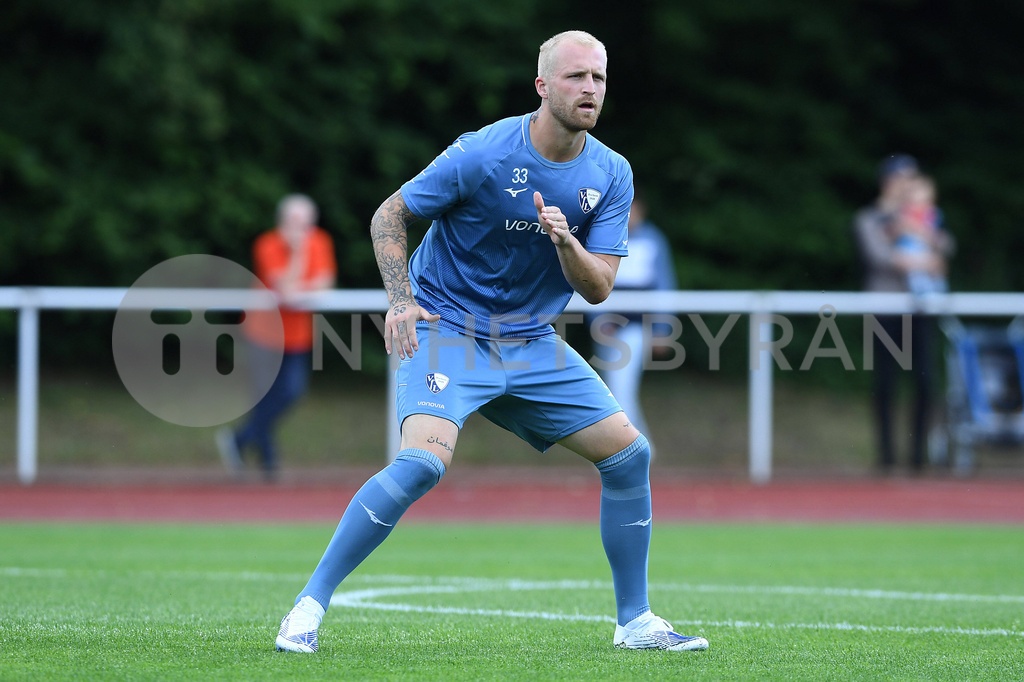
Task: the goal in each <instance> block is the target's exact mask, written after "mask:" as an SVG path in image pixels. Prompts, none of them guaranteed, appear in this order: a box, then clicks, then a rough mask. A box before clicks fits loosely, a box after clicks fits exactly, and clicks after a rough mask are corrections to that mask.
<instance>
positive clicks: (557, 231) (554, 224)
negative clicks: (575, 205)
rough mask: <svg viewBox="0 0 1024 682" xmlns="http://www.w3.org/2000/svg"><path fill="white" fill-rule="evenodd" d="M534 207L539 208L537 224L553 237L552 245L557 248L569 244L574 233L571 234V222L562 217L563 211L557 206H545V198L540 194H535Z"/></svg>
mask: <svg viewBox="0 0 1024 682" xmlns="http://www.w3.org/2000/svg"><path fill="white" fill-rule="evenodd" d="M533 205H534V206H536V207H537V222H539V223H540V227H541V229H542V230H544V232H546V233H547V235H548V236H549V237H551V241H552V243H554V245H555V246H562V245H563V244H565V243H566V242H568V241H569V237H570V236H571V235H572V233H570V232H569V221H567V220H566V219H565V216H564V215H562V209H560V208H558V207H557V206H545V205H544V197H542V196H541V194H540V192H534V193H533Z"/></svg>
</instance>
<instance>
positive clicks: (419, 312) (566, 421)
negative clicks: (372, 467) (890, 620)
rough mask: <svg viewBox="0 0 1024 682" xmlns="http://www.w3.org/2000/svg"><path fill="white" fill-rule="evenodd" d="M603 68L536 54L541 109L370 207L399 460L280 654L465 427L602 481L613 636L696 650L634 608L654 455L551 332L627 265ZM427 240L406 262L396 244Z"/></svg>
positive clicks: (561, 42)
mask: <svg viewBox="0 0 1024 682" xmlns="http://www.w3.org/2000/svg"><path fill="white" fill-rule="evenodd" d="M606 79H607V54H606V51H605V48H604V45H602V44H601V42H600V41H598V40H597V39H596V38H594V37H593V36H591V35H590V34H588V33H584V32H582V31H568V32H565V33H560V34H558V35H556V36H554V37H552V38H551V39H549V40H548V41H546V42H545V43H544V44H543V45H541V47H540V55H539V59H538V65H537V78H536V80H535V86H536V89H537V93H538V94H539V95H540V98H541V104H540V108H539V109H538V110H537V111H536V112H534V113H532V114H528V115H524V116H518V117H514V118H507V119H504V120H501V121H498V122H496V123H494V124H492V125H489V126H486V127H484V128H482V129H481V130H479V131H477V132H474V133H468V134H465V135H463V136H461V137H459V138H458V139H457V140H456V141H455V142H454V143H453V144H452V145H451V146H450V147H448V149H446V150H445V151H444V152H443V153H441V155H440V156H438V157H437V158H436V159H435V160H434V161H433V162H432V163H431V164H430V165H429V166H428V167H427V168H426V169H424V170H423V172H422V173H420V174H419V175H417V176H416V177H415V178H413V179H412V180H410V181H408V182H407V183H405V184H404V185H402V187H401V188H400V189H399V190H398V191H397V192H395V193H394V194H393V195H392V196H390V197H389V198H388V199H386V200H385V201H384V203H383V204H381V206H380V208H378V209H377V212H376V213H375V214H374V216H373V219H372V221H371V224H370V233H371V236H372V239H373V247H374V251H375V253H376V257H377V263H378V265H379V267H380V272H381V276H382V278H383V281H384V287H385V289H386V290H387V294H388V297H389V301H390V308H389V309H388V312H387V316H386V317H385V325H384V346H385V348H386V350H387V352H388V353H397V354H398V357H399V358H400V363H399V368H398V398H397V401H398V418H399V420H400V423H401V428H402V440H401V450H400V452H399V453H398V454H397V456H396V458H395V459H394V461H393V462H392V463H391V464H390V465H388V466H387V467H385V468H384V469H383V470H382V471H380V472H379V473H378V474H376V475H375V476H373V477H372V478H371V479H370V480H369V481H367V482H366V483H365V484H364V485H363V487H362V488H360V489H359V491H358V492H357V493H356V494H355V497H354V498H353V500H352V501H351V503H350V504H349V506H348V508H347V509H346V510H345V513H344V515H343V516H342V518H341V522H340V523H339V525H338V529H337V531H336V532H335V534H334V537H333V538H331V541H330V543H329V544H328V546H327V550H326V551H325V552H324V555H323V558H322V559H321V560H320V563H319V564H318V565H317V567H316V569H315V570H314V571H313V575H312V576H311V577H310V579H309V582H308V583H307V584H306V586H305V587H304V588H303V589H302V591H301V592H300V593H299V595H298V596H297V598H296V603H295V606H294V608H293V609H292V610H291V611H290V612H289V613H288V615H287V616H285V618H284V620H283V621H282V623H281V629H280V632H279V634H278V636H277V647H278V648H279V649H282V650H285V651H297V652H314V651H316V650H317V644H318V640H317V629H318V628H319V626H320V623H321V621H322V619H323V616H324V612H325V611H326V609H327V607H328V606H329V603H330V599H331V596H332V594H333V593H334V591H335V590H336V589H337V587H338V585H339V584H341V581H342V580H344V579H345V577H346V576H347V575H348V574H349V573H351V571H352V570H353V569H354V568H355V567H356V566H357V565H359V563H361V562H362V561H363V559H365V558H366V557H367V556H368V555H369V554H370V553H371V552H372V551H373V550H374V549H375V548H376V547H377V546H378V545H380V543H381V542H383V540H384V539H385V538H386V537H387V536H388V534H389V533H390V532H391V529H392V528H393V527H394V526H395V524H396V523H397V522H398V520H399V518H400V517H401V516H402V514H403V513H404V512H405V510H406V509H408V508H409V506H410V505H411V504H412V503H413V502H415V501H416V500H417V499H418V498H419V497H421V496H422V495H423V494H425V493H426V492H427V491H429V490H430V489H431V488H433V487H434V486H435V485H436V484H437V483H438V482H439V481H440V480H441V477H442V476H443V475H444V473H445V471H446V470H447V468H448V467H449V466H451V463H452V457H453V455H454V452H455V445H456V441H457V440H458V437H459V429H460V428H461V427H462V425H463V423H464V422H465V420H466V418H467V417H468V416H469V415H470V414H471V413H473V412H476V411H479V412H480V413H481V414H482V415H483V416H485V417H486V418H488V419H490V420H491V421H493V422H495V423H497V424H498V425H500V426H502V427H504V428H506V429H508V430H509V431H512V432H513V433H515V434H516V435H518V436H519V437H521V438H523V439H524V440H526V441H527V442H528V443H530V444H531V445H533V446H534V447H536V448H537V449H538V450H540V451H544V450H546V449H548V448H549V447H551V445H553V444H554V443H560V444H561V445H563V446H565V447H566V448H568V449H569V450H572V451H573V452H575V453H577V454H579V455H581V456H582V457H585V458H586V459H588V460H590V461H592V462H594V464H595V465H596V467H597V470H598V472H599V473H600V477H601V486H602V493H601V514H600V527H601V540H602V543H603V545H604V549H605V553H606V555H607V557H608V562H609V564H610V565H611V571H612V582H613V586H614V592H615V600H616V606H617V608H616V617H617V625H616V627H615V633H614V638H613V643H614V644H615V646H617V647H624V648H629V649H648V648H650V649H670V650H673V651H684V650H699V649H706V648H707V646H708V643H707V640H705V639H704V638H703V637H688V636H684V635H680V634H677V633H676V632H674V631H673V630H672V626H671V625H669V623H667V622H666V621H665V620H664V619H662V618H659V617H658V616H655V615H654V614H653V613H652V612H651V610H650V606H649V604H648V600H647V557H648V551H649V547H650V538H651V520H652V514H651V489H650V479H649V464H650V447H649V445H648V442H647V439H646V438H645V437H644V436H643V435H642V434H641V433H640V432H639V431H637V429H636V428H635V427H634V426H633V425H632V424H631V423H630V422H629V420H628V419H626V417H625V415H624V413H623V412H622V408H621V407H619V404H618V403H617V402H616V401H615V398H613V397H612V395H611V393H610V392H609V391H608V388H607V387H606V386H605V384H604V383H603V382H602V381H601V379H600V378H599V377H598V375H597V373H596V372H595V371H594V370H593V369H592V368H591V367H590V366H589V365H588V364H587V363H586V362H585V361H584V360H583V359H582V358H581V357H580V356H579V355H578V354H577V353H575V352H574V351H573V350H572V349H571V348H569V347H568V346H567V345H566V344H565V343H564V342H563V341H562V340H561V339H560V338H559V337H558V336H557V335H556V334H555V332H554V329H553V328H552V326H551V322H552V321H553V320H554V319H555V318H556V316H557V315H559V314H560V313H561V312H562V311H563V310H564V309H565V306H566V304H567V303H568V301H569V299H570V297H571V296H572V293H573V291H577V292H579V293H580V295H582V296H583V297H584V298H585V299H586V300H587V301H589V302H591V303H597V302H600V301H603V300H604V299H605V298H607V297H608V295H609V294H610V293H611V290H612V285H613V283H614V281H615V273H616V270H617V268H618V264H619V259H620V258H621V257H623V256H625V255H626V246H627V236H626V225H627V219H628V216H629V206H630V203H631V200H632V197H633V174H632V171H631V169H630V167H629V164H628V163H627V162H626V160H625V159H624V158H623V157H622V156H620V155H619V154H617V153H615V152H614V151H612V150H611V149H609V148H608V147H606V146H605V145H603V144H602V143H601V142H599V141H598V140H597V139H595V138H594V137H593V136H591V135H590V134H588V131H589V130H591V129H592V128H593V127H594V125H595V124H596V123H597V119H598V116H599V115H600V113H601V107H602V105H603V103H604V97H605V87H606ZM419 218H425V219H431V220H433V223H432V224H431V226H430V229H429V230H428V231H427V233H426V235H425V236H424V238H423V242H422V244H421V245H420V247H419V248H417V249H416V251H415V252H414V253H413V254H412V256H411V258H407V226H408V225H409V224H410V223H412V222H413V221H415V220H417V219H419Z"/></svg>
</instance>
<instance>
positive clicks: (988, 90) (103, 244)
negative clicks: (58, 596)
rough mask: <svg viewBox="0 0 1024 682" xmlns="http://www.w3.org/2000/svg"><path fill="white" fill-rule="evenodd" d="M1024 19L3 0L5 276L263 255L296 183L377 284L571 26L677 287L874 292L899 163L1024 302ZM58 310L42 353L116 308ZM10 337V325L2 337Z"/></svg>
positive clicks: (53, 278)
mask: <svg viewBox="0 0 1024 682" xmlns="http://www.w3.org/2000/svg"><path fill="white" fill-rule="evenodd" d="M1021 26H1024V3H1019V2H1011V1H1008V0H995V1H994V2H990V3H985V4H984V5H978V4H977V3H972V2H968V1H967V0H932V1H929V2H926V1H925V0H834V1H832V2H827V3H823V2H817V1H815V0H775V1H774V2H763V1H760V0H737V1H734V2H728V3H715V2H679V1H678V0H640V2H635V3H628V4H625V5H624V4H622V3H618V2H615V3H613V2H604V1H603V0H602V1H596V2H587V3H576V2H565V3H553V2H543V1H541V0H506V1H505V2H501V3H492V2H480V1H479V0H433V1H432V2H426V3H425V2H412V1H410V0H217V1H210V0H122V1H119V2H111V1H109V0H76V1H75V2H66V1H65V0H7V1H6V2H5V3H4V4H3V8H2V9H0V87H2V91H3V93H4V97H3V101H2V104H0V284H2V285H33V284H35V285H83V286H127V285H130V284H131V283H132V282H133V281H134V280H135V279H136V278H137V277H138V276H139V275H141V274H142V273H143V272H144V271H146V270H147V269H148V268H150V267H152V266H153V265H155V264H156V263H158V262H160V261H161V260H163V259H166V258H168V257H171V256H176V255H182V254H186V253H209V254H215V255H221V256H225V257H229V258H232V259H235V260H237V261H238V262H240V263H243V264H249V247H250V244H251V241H252V239H253V237H254V236H255V235H256V234H257V233H258V232H260V231H262V230H264V229H267V228H269V227H271V226H272V224H273V209H274V206H275V204H276V202H277V200H278V199H279V198H280V197H281V196H282V195H283V194H285V193H287V192H292V191H301V192H306V193H308V194H310V195H311V196H313V197H314V199H315V200H316V201H317V202H318V203H319V205H320V207H321V212H322V216H321V224H322V226H323V227H324V228H326V229H327V230H329V231H330V232H331V233H332V234H333V235H334V237H335V240H336V244H337V247H338V258H339V267H340V277H339V286H341V287H377V286H379V277H378V274H377V271H376V268H375V265H374V262H373V257H372V251H371V247H370V243H369V239H368V236H367V226H368V222H369V218H370V216H371V215H372V213H373V211H374V209H375V208H376V206H377V205H378V204H379V203H380V202H381V201H382V200H383V199H384V198H385V197H386V196H388V195H389V194H390V193H391V192H392V191H394V189H396V188H397V187H398V186H399V184H400V183H402V182H404V181H405V180H406V179H408V178H409V177H411V176H412V175H414V174H415V173H417V172H418V171H419V170H420V168H421V167H422V166H424V165H425V164H426V163H428V162H429V161H430V160H431V159H432V158H433V156H434V155H435V154H436V153H437V152H438V151H439V150H440V149H442V148H443V147H444V146H446V145H447V144H448V143H450V142H451V141H452V140H453V139H454V138H455V137H457V136H458V135H459V134H460V133H462V132H464V131H467V130H474V129H477V128H479V127H481V126H482V125H485V124H487V123H489V122H491V121H492V120H495V119H497V118H501V117H504V116H509V115H516V114H521V113H526V112H528V111H531V110H532V109H534V108H535V107H536V106H537V104H538V99H537V96H536V93H535V91H534V88H533V78H534V77H535V75H536V51H537V47H538V46H539V44H540V43H541V42H542V41H543V40H545V39H546V38H548V37H549V36H551V35H552V34H554V33H556V32H558V31H560V30H564V29H567V28H581V29H585V30H589V31H591V32H592V33H594V34H595V35H597V36H598V37H599V38H600V39H602V40H603V41H604V42H605V44H606V46H607V47H608V52H609V91H608V100H607V103H606V106H605V111H604V114H603V116H602V119H601V122H600V123H599V125H598V128H597V129H596V130H595V134H596V135H597V137H599V138H600V139H602V140H603V141H605V142H607V143H608V144H610V145H611V146H612V147H613V148H615V149H616V150H618V151H620V152H622V153H623V154H624V155H625V156H626V157H627V158H628V159H629V160H630V161H631V163H632V165H633V168H634V171H635V173H636V178H637V182H638V184H641V185H643V186H644V188H645V190H646V193H647V195H648V198H649V203H650V204H651V217H652V218H653V219H654V221H655V222H656V223H658V224H659V225H660V226H661V227H662V228H663V229H665V231H666V232H667V233H668V235H669V237H670V239H671V241H672V244H673V246H674V249H675V251H674V255H675V259H676V263H677V267H678V270H679V274H680V286H681V287H682V288H686V289H746V288H763V289H776V288H778V289H817V290H822V289H855V288H857V287H858V286H859V281H858V280H859V278H858V273H857V269H856V257H855V255H854V251H853V242H852V238H851V234H850V221H851V218H852V214H853V213H854V211H855V210H856V209H857V208H858V207H859V206H861V205H864V204H866V203H869V202H870V201H871V200H872V199H873V197H874V193H875V191H876V177H875V172H876V168H877V165H878V162H879V160H880V159H881V158H882V157H884V156H885V155H887V154H890V153H892V152H897V151H898V152H907V153H911V154H913V155H915V156H917V157H918V159H919V160H920V161H921V163H922V164H923V166H924V167H925V169H926V171H927V172H929V173H931V174H932V175H934V176H935V177H936V179H937V181H938V186H939V191H940V202H941V204H942V206H943V209H944V211H945V213H946V217H947V224H948V227H949V228H950V229H951V230H952V232H953V233H954V234H955V235H956V237H957V238H958V241H959V245H960V250H959V253H958V255H957V257H956V259H955V261H954V263H953V266H952V267H953V270H952V273H951V281H952V285H953V287H954V288H955V289H959V290H981V291H986V290H1017V289H1021V288H1022V286H1024V271H1022V269H1021V268H1020V267H1019V261H1018V260H1017V259H1018V258H1019V254H1020V253H1022V252H1024V232H1022V231H1021V230H1020V229H1019V228H1018V222H1019V220H1020V219H1021V217H1022V216H1024V192H1021V191H1020V190H1019V188H1018V185H1019V182H1020V178H1021V171H1020V163H1019V160H1018V159H1019V154H1020V150H1021V149H1024V130H1022V126H1021V112H1022V111H1024V79H1022V78H1020V64H1021V63H1022V59H1021V57H1022V53H1024V48H1022V47H1021V45H1022V43H1021V40H1020V35H1019V33H1018V31H1019V30H1020V27H1021ZM58 324H60V325H62V328H64V329H69V330H78V331H80V332H81V333H73V334H44V344H45V345H44V352H49V354H50V356H57V357H59V358H60V359H61V360H60V361H63V362H67V363H70V364H83V363H90V362H95V361H96V360H97V359H100V358H106V357H107V356H108V355H109V342H108V339H109V336H108V334H109V328H110V327H109V325H110V319H109V318H107V317H105V316H103V315H97V314H94V313H93V314H88V315H83V314H79V315H76V314H74V313H67V314H65V315H63V316H61V318H60V321H59V322H58ZM14 329H15V325H14V318H13V315H12V314H3V315H0V344H2V348H3V349H4V350H5V351H6V350H12V349H13V338H14ZM812 329H813V326H812ZM4 354H5V355H6V357H8V358H10V362H11V363H13V362H14V359H13V353H7V352H5V353H4ZM9 366H11V367H13V364H11V365H9Z"/></svg>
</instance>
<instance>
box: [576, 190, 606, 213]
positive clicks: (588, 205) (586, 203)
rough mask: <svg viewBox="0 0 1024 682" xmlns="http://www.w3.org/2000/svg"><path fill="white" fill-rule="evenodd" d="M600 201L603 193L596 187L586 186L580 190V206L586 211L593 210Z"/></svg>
mask: <svg viewBox="0 0 1024 682" xmlns="http://www.w3.org/2000/svg"><path fill="white" fill-rule="evenodd" d="M599 201H601V193H600V192H598V191H597V190H596V189H591V188H589V187H584V188H583V189H581V190H580V208H582V209H583V212H584V213H590V212H591V211H593V210H594V207H595V206H597V202H599Z"/></svg>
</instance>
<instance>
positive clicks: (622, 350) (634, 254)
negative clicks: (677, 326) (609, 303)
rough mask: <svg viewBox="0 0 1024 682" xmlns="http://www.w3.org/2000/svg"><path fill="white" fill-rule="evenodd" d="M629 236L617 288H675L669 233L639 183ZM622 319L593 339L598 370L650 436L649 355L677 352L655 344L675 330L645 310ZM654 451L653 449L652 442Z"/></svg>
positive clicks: (632, 418)
mask: <svg viewBox="0 0 1024 682" xmlns="http://www.w3.org/2000/svg"><path fill="white" fill-rule="evenodd" d="M627 236H628V239H629V256H628V257H627V258H623V259H622V260H621V261H620V264H619V271H618V273H616V275H615V288H616V290H618V291H652V290H653V291H664V290H668V289H675V288H676V272H675V265H674V264H673V262H672V250H671V246H670V245H669V242H668V239H666V238H665V235H664V233H662V231H661V230H660V229H659V228H658V227H657V226H656V225H655V224H654V223H653V222H651V221H650V220H649V219H648V217H647V202H646V199H645V197H644V196H643V193H642V192H641V190H640V189H639V188H637V187H635V188H634V195H633V203H632V204H631V205H630V209H629V222H628V227H627ZM622 318H625V320H626V322H625V324H620V323H618V322H612V321H606V322H604V323H603V324H601V327H600V332H601V333H600V334H598V335H596V338H595V339H594V355H595V356H596V357H597V358H599V359H600V360H601V363H598V368H597V371H598V374H600V375H601V378H602V379H604V382H605V383H606V384H607V385H608V390H610V391H611V392H612V395H613V396H615V399H616V400H618V401H619V405H621V406H622V411H623V412H625V413H626V416H627V417H629V419H630V421H632V422H633V425H634V426H636V428H637V429H638V430H639V431H640V432H641V433H647V434H649V433H650V431H649V429H648V428H647V419H646V417H645V416H644V411H643V407H642V406H641V403H640V385H641V379H642V377H643V373H644V369H646V366H647V365H648V364H649V363H648V359H653V358H659V359H661V358H664V357H666V355H667V354H669V353H671V352H672V350H671V348H670V347H669V346H666V345H664V344H660V345H659V344H657V343H656V341H657V339H658V338H662V337H665V336H667V335H668V334H669V333H670V332H671V328H669V325H668V324H667V323H664V322H660V323H659V322H657V321H654V322H653V323H651V322H650V321H648V322H646V323H645V321H644V314H642V313H627V314H622ZM597 319H598V320H600V319H601V318H600V317H598V318H597ZM619 321H621V319H620V320H619ZM651 451H652V453H653V451H654V448H653V446H652V448H651Z"/></svg>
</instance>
